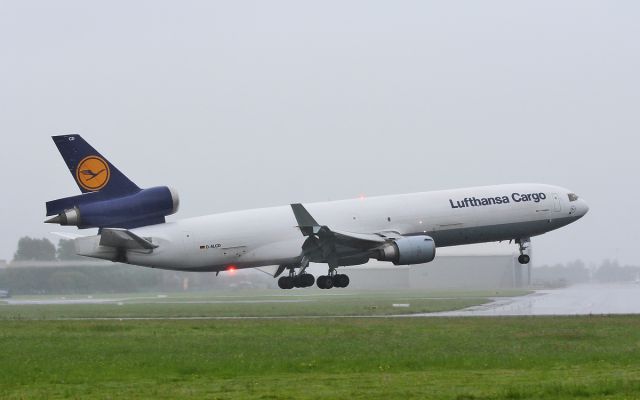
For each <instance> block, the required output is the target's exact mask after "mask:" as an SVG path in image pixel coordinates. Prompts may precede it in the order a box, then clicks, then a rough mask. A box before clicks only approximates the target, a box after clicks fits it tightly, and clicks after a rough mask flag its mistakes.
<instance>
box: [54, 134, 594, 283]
mask: <svg viewBox="0 0 640 400" xmlns="http://www.w3.org/2000/svg"><path fill="white" fill-rule="evenodd" d="M52 138H53V141H54V143H55V145H56V146H57V148H58V150H59V151H60V154H61V155H62V157H63V159H64V161H65V163H66V164H67V167H68V168H69V171H70V172H71V175H72V176H73V178H74V179H75V181H76V183H77V185H78V187H79V188H80V191H81V192H82V194H80V195H76V196H71V197H65V198H61V199H57V200H52V201H48V202H47V203H46V215H47V216H52V218H50V219H47V220H46V221H45V222H46V223H52V224H59V225H66V226H76V227H78V228H79V229H86V228H98V234H97V235H89V236H75V235H74V245H75V249H76V252H77V254H78V255H81V256H87V257H93V258H99V259H104V260H110V261H114V262H122V263H128V264H134V265H140V266H145V267H152V268H160V269H170V270H179V271H213V272H216V273H220V272H222V271H229V270H235V269H240V268H257V267H264V266H277V270H276V271H275V273H274V278H277V277H279V276H280V275H282V274H283V273H284V272H285V271H287V273H286V274H284V275H282V276H280V278H279V279H278V286H279V287H280V288H282V289H292V288H294V287H298V288H302V287H310V286H313V285H314V283H315V284H317V286H318V287H319V288H321V289H330V288H333V287H337V288H344V287H347V286H348V285H349V277H348V276H347V275H346V274H340V273H338V272H337V269H338V268H339V267H343V266H353V265H361V264H365V263H367V262H368V261H369V260H371V259H376V260H379V261H387V262H391V263H393V264H395V265H411V264H423V263H428V262H430V261H432V260H433V259H434V258H435V255H436V248H438V247H445V246H457V245H464V244H472V243H482V242H497V241H507V240H508V241H514V242H515V243H516V244H517V245H518V248H519V253H520V256H519V257H518V261H519V262H520V263H521V264H528V263H529V262H530V257H529V255H528V254H526V249H527V248H528V247H529V245H530V243H531V242H530V238H531V237H534V236H538V235H541V234H543V233H546V232H549V231H552V230H555V229H558V228H561V227H563V226H565V225H568V224H570V223H572V222H574V221H576V220H578V219H580V218H582V217H583V216H584V215H585V214H586V213H587V212H588V211H589V206H588V205H587V203H586V202H585V201H584V200H583V199H581V198H579V197H578V195H576V194H575V193H574V192H572V191H570V190H567V189H564V188H561V187H558V186H552V185H546V184H533V183H521V184H506V185H495V186H481V187H471V188H463V189H453V190H441V191H432V192H423V193H411V194H403V195H390V196H379V197H366V198H364V197H362V198H357V199H349V200H340V201H329V202H321V203H310V204H304V205H303V204H300V203H293V204H290V205H287V206H281V207H270V208H259V209H252V210H244V211H233V212H226V213H220V214H213V215H207V216H202V217H195V218H188V219H181V220H178V221H171V222H167V221H166V219H165V217H167V216H168V215H172V214H174V213H176V212H177V211H178V206H179V198H178V194H177V192H176V191H175V190H174V189H172V188H170V187H167V186H159V187H152V188H147V189H141V188H139V187H138V186H137V185H136V184H135V183H133V182H132V181H131V180H129V178H127V177H126V176H125V175H124V174H123V173H121V172H120V171H119V170H118V169H117V168H116V167H115V166H114V165H113V164H111V163H110V162H109V161H108V160H107V159H106V158H104V157H103V156H102V155H101V154H100V153H98V152H97V151H96V150H95V149H94V148H93V147H91V145H90V144H89V143H87V142H86V141H85V140H84V139H83V138H82V137H81V136H80V135H60V136H53V137H52ZM310 262H313V263H324V264H327V265H328V272H327V274H326V275H321V276H319V277H318V278H317V279H315V277H314V276H313V275H311V274H309V273H308V272H306V269H307V267H308V266H309V263H310Z"/></svg>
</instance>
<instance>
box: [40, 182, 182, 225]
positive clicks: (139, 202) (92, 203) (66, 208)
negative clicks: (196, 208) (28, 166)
mask: <svg viewBox="0 0 640 400" xmlns="http://www.w3.org/2000/svg"><path fill="white" fill-rule="evenodd" d="M179 204H180V200H179V197H178V193H177V192H176V191H175V190H174V189H172V188H170V187H167V186H159V187H153V188H149V189H142V190H139V191H138V192H135V193H132V194H127V195H124V196H118V197H113V196H111V195H109V196H106V195H103V194H102V193H101V192H96V193H85V194H82V195H79V196H72V197H65V198H63V199H58V200H53V201H49V202H47V216H51V215H54V217H53V218H50V219H48V220H46V221H45V222H47V223H51V224H60V225H72V226H77V227H78V228H81V229H83V228H126V229H131V228H137V227H140V226H146V225H154V224H161V223H163V222H165V217H166V216H167V215H171V214H174V213H175V212H177V211H178V206H179Z"/></svg>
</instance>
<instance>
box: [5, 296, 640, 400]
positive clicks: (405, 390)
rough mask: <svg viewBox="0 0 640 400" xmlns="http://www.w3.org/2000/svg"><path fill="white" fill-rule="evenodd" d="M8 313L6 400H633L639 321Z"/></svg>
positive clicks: (639, 384) (639, 374)
mask: <svg viewBox="0 0 640 400" xmlns="http://www.w3.org/2000/svg"><path fill="white" fill-rule="evenodd" d="M390 296H391V298H392V300H393V301H396V300H397V295H390ZM411 301H413V300H411ZM321 303H322V302H321ZM292 304H305V303H292ZM146 305H147V306H151V305H150V304H146ZM186 305H187V304H185V306H186ZM196 305H197V304H196ZM214 305H215V304H214ZM100 306H102V305H100ZM159 306H161V305H156V307H159ZM248 306H250V307H253V304H249V305H248ZM4 307H10V306H2V307H0V308H4ZM14 307H17V308H23V307H27V308H28V307H38V308H42V307H54V308H55V309H60V308H64V307H75V306H67V305H65V306H14ZM83 307H84V306H83ZM87 307H94V306H87ZM120 307H124V306H120ZM348 308H349V307H347V309H348ZM118 309H120V308H118ZM96 310H99V307H98V309H94V311H96ZM100 312H101V311H100ZM100 312H96V314H99V313H100ZM3 315H4V316H5V317H6V314H3ZM96 316H97V315H96ZM11 318H12V317H9V319H4V320H2V321H0V349H1V351H2V353H1V354H2V357H1V360H2V373H1V374H0V398H3V399H32V398H52V399H56V398H82V399H84V398H100V399H113V398H160V399H174V398H193V399H199V398H210V399H240V398H255V399H336V398H351V399H389V398H403V399H408V398H420V399H422V398H433V399H452V400H479V399H540V398H545V399H547V398H548V399H595V398H603V399H637V398H640V361H639V360H640V317H635V316H615V317H535V318H534V317H525V318H522V317H520V318H518V317H514V318H395V317H391V318H348V317H347V318H319V319H299V318H293V319H266V320H260V319H255V320H142V321H140V320H122V321H120V320H73V321H69V320H65V321H63V320H15V319H11Z"/></svg>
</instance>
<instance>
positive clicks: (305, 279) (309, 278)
mask: <svg viewBox="0 0 640 400" xmlns="http://www.w3.org/2000/svg"><path fill="white" fill-rule="evenodd" d="M298 278H299V280H300V283H301V284H302V285H301V286H302V287H309V286H313V284H314V283H315V282H316V278H314V277H313V275H311V274H302V275H300V276H299V277H298Z"/></svg>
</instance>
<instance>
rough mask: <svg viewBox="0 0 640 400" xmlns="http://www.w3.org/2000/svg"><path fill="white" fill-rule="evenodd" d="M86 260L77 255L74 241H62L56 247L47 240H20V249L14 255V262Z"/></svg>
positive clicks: (27, 238)
mask: <svg viewBox="0 0 640 400" xmlns="http://www.w3.org/2000/svg"><path fill="white" fill-rule="evenodd" d="M71 260H86V258H84V257H80V256H78V255H77V254H76V251H75V248H74V245H73V240H71V239H60V241H59V242H58V245H57V246H56V245H54V244H53V243H52V242H51V240H49V239H47V238H42V239H37V238H32V237H29V236H24V237H21V238H20V240H18V249H17V250H16V252H15V254H14V255H13V261H71Z"/></svg>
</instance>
